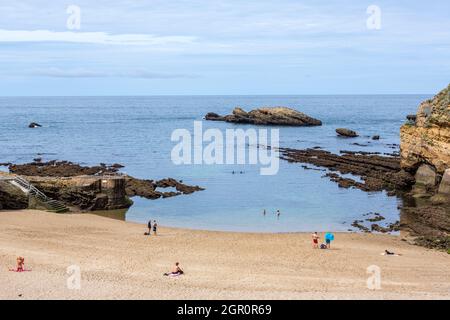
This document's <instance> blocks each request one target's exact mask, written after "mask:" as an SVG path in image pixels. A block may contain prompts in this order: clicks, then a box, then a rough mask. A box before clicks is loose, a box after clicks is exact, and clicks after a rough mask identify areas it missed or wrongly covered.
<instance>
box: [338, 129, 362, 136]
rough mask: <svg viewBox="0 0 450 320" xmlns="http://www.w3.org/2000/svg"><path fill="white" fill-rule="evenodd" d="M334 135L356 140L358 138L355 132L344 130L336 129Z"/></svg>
mask: <svg viewBox="0 0 450 320" xmlns="http://www.w3.org/2000/svg"><path fill="white" fill-rule="evenodd" d="M336 133H337V134H338V135H340V136H343V137H348V138H356V137H357V136H358V134H357V133H356V132H355V131H353V130H350V129H345V128H338V129H336Z"/></svg>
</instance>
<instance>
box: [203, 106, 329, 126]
mask: <svg viewBox="0 0 450 320" xmlns="http://www.w3.org/2000/svg"><path fill="white" fill-rule="evenodd" d="M205 120H211V121H226V122H233V123H244V124H256V125H280V126H321V125H322V121H320V120H317V119H314V118H311V117H310V116H308V115H306V114H304V113H302V112H299V111H297V110H294V109H291V108H286V107H274V108H268V107H266V108H259V109H255V110H252V111H250V112H246V111H244V110H242V109H241V108H239V107H238V108H235V109H234V110H233V114H230V115H227V116H220V115H218V114H216V113H213V112H210V113H208V114H207V115H206V116H205Z"/></svg>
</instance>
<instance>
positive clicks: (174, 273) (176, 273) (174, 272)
mask: <svg viewBox="0 0 450 320" xmlns="http://www.w3.org/2000/svg"><path fill="white" fill-rule="evenodd" d="M182 274H184V271H183V270H181V268H180V263H179V262H175V265H174V266H173V268H172V271H171V272H169V273H164V275H165V276H180V275H182Z"/></svg>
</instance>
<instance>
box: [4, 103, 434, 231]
mask: <svg viewBox="0 0 450 320" xmlns="http://www.w3.org/2000/svg"><path fill="white" fill-rule="evenodd" d="M431 96H432V95H337V96H332V95H328V96H327V95H321V96H307V95H304V96H295V95H293V96H270V95H261V96H112V97H0V163H4V162H13V163H27V162H31V161H32V160H33V159H34V158H42V159H43V160H68V161H72V162H77V163H80V164H82V165H96V164H99V163H107V164H112V163H120V164H122V165H124V166H125V168H123V169H122V172H124V173H127V174H129V175H132V176H135V177H137V178H145V179H154V180H157V179H163V178H167V177H171V178H175V179H178V180H182V181H183V182H184V183H186V184H190V185H199V186H201V187H203V188H205V190H204V191H201V192H196V193H194V194H191V195H181V196H176V197H171V198H165V199H157V200H147V199H143V198H139V197H134V198H133V199H132V200H133V201H134V204H133V206H132V207H131V208H130V209H129V210H128V211H126V212H125V211H123V212H119V213H117V216H115V215H114V214H111V213H110V214H108V216H112V217H116V218H120V219H125V220H127V221H133V222H139V223H145V222H147V221H148V220H149V219H152V220H157V221H158V223H159V224H160V225H164V226H170V227H182V228H189V229H202V230H216V231H234V232H258V233H259V232H263V233H264V232H271V233H284V232H310V231H318V232H322V231H335V232H339V231H350V230H353V228H352V227H351V224H352V222H353V221H354V220H359V219H362V217H363V216H364V215H365V214H368V213H375V212H376V213H380V214H381V215H382V216H383V217H385V218H386V220H385V221H383V223H384V224H388V223H392V222H395V221H398V220H399V215H400V210H399V207H400V206H401V205H402V199H400V198H397V197H395V196H388V195H387V194H386V193H385V192H370V193H367V192H363V191H360V190H357V189H342V188H339V187H338V185H337V184H336V183H334V182H331V181H329V179H327V178H324V177H323V176H324V174H325V173H326V172H323V171H317V170H307V169H305V168H303V167H302V165H301V164H299V163H295V164H294V163H288V162H286V161H284V160H280V161H279V170H278V173H277V174H275V175H261V174H260V169H261V165H259V164H246V165H237V164H227V165H221V164H212V165H207V164H190V165H187V164H186V165H185V164H181V165H180V164H175V163H174V161H173V160H172V157H171V152H172V149H173V148H174V147H175V145H176V144H177V142H174V141H172V140H171V136H172V134H173V132H174V130H177V129H186V130H188V131H189V132H192V133H193V130H194V122H195V121H202V119H203V117H204V116H205V114H206V113H208V112H215V113H218V114H222V115H225V114H230V113H231V112H232V110H233V109H234V108H235V107H237V106H240V107H242V108H243V109H244V110H247V111H249V110H251V109H254V108H258V107H262V106H287V107H291V108H294V109H297V110H299V111H301V112H304V113H306V114H308V115H310V116H312V117H314V118H317V119H320V120H321V121H322V122H323V125H322V126H318V127H264V126H258V127H255V126H251V125H240V124H231V123H225V122H211V121H203V123H202V125H203V130H207V129H210V128H212V129H219V130H221V131H222V132H225V130H226V129H239V128H241V129H244V130H247V129H251V128H255V129H268V130H270V129H279V144H280V147H289V148H297V149H304V148H312V147H321V148H322V149H324V150H328V151H331V152H334V153H338V152H340V151H341V150H352V151H367V152H381V153H392V152H396V151H397V152H398V144H399V143H400V139H399V129H400V126H401V125H402V124H403V123H404V122H405V119H406V115H408V114H412V113H415V112H416V110H417V107H418V105H419V104H420V102H421V101H423V100H425V99H428V98H431ZM30 122H37V123H40V124H41V125H42V127H41V128H36V129H30V128H28V124H29V123H30ZM340 127H344V128H350V129H352V130H355V131H357V132H358V133H359V134H360V136H359V137H358V138H354V139H344V138H340V137H337V136H336V133H335V129H336V128H340ZM373 135H380V137H381V139H380V140H376V141H375V140H372V139H371V137H372V136H373ZM269 141H270V140H269ZM206 144H207V143H206ZM237 147H238V148H247V149H249V148H256V146H254V145H248V144H245V145H240V146H237ZM5 169H6V168H2V169H1V170H5ZM277 210H279V211H280V215H277V214H276V211H277ZM264 211H265V212H266V214H264Z"/></svg>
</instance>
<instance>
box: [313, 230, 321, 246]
mask: <svg viewBox="0 0 450 320" xmlns="http://www.w3.org/2000/svg"><path fill="white" fill-rule="evenodd" d="M319 239H320V237H319V235H318V234H317V232H314V233H313V234H312V241H313V249H318V248H319Z"/></svg>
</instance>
